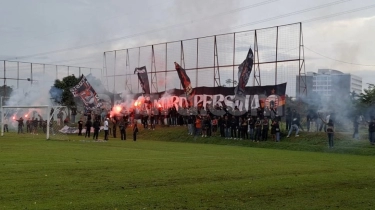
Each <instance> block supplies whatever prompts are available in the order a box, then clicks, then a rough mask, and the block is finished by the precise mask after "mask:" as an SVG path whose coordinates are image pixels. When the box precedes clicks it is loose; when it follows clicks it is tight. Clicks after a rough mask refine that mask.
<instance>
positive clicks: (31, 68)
mask: <svg viewBox="0 0 375 210" xmlns="http://www.w3.org/2000/svg"><path fill="white" fill-rule="evenodd" d="M30 72H31V85H33V63H31V70H30Z"/></svg>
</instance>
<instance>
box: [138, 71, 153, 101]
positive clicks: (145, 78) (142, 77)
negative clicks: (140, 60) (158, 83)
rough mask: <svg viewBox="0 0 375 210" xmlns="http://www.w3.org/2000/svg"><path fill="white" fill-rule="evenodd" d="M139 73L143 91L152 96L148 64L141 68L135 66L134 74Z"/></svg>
mask: <svg viewBox="0 0 375 210" xmlns="http://www.w3.org/2000/svg"><path fill="white" fill-rule="evenodd" d="M135 73H137V75H138V79H139V83H140V84H141V88H142V90H143V93H144V94H145V95H146V97H147V96H148V97H150V93H151V91H150V83H149V81H148V75H147V69H146V66H142V67H139V68H135V70H134V74H135Z"/></svg>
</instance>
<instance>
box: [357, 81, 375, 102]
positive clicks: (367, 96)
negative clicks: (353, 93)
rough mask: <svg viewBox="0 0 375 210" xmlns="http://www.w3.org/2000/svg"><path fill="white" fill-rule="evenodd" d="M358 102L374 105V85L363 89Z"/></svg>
mask: <svg viewBox="0 0 375 210" xmlns="http://www.w3.org/2000/svg"><path fill="white" fill-rule="evenodd" d="M359 100H360V102H361V103H363V104H366V105H369V106H371V105H375V85H373V84H370V85H369V87H368V89H365V90H364V93H361V94H360V95H359Z"/></svg>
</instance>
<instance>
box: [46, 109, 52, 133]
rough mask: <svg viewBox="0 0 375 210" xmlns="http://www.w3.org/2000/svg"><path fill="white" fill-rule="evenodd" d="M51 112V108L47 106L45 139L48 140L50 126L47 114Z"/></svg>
mask: <svg viewBox="0 0 375 210" xmlns="http://www.w3.org/2000/svg"><path fill="white" fill-rule="evenodd" d="M50 111H51V107H50V106H48V108H47V118H46V119H47V136H46V139H47V140H48V139H49V124H50V116H49V113H50ZM52 129H53V128H52Z"/></svg>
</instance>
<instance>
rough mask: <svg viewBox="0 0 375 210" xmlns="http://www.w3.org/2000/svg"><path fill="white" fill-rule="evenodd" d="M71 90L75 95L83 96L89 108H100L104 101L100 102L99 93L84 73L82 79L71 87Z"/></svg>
mask: <svg viewBox="0 0 375 210" xmlns="http://www.w3.org/2000/svg"><path fill="white" fill-rule="evenodd" d="M70 92H72V94H73V96H74V97H80V98H81V100H82V101H83V103H84V104H85V108H86V109H87V110H92V109H96V108H100V107H101V106H102V103H101V102H99V96H98V94H96V92H95V90H94V88H93V87H92V86H91V85H90V83H89V82H88V81H87V79H86V77H85V76H84V75H82V79H81V81H80V82H79V83H78V84H77V85H76V86H74V87H73V88H71V89H70Z"/></svg>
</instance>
